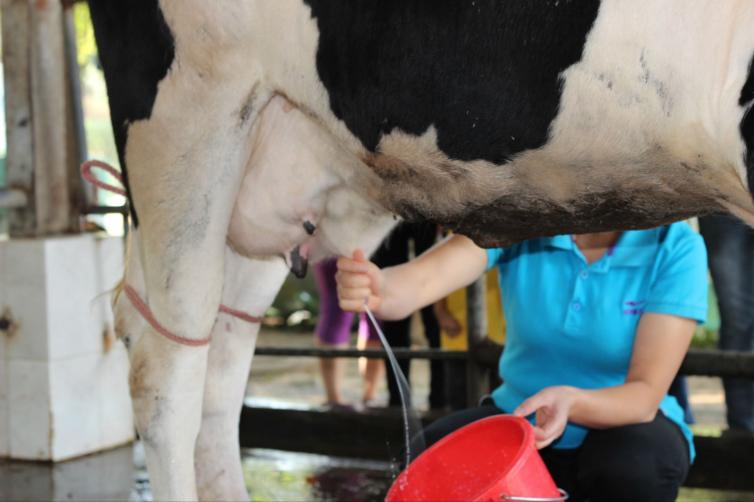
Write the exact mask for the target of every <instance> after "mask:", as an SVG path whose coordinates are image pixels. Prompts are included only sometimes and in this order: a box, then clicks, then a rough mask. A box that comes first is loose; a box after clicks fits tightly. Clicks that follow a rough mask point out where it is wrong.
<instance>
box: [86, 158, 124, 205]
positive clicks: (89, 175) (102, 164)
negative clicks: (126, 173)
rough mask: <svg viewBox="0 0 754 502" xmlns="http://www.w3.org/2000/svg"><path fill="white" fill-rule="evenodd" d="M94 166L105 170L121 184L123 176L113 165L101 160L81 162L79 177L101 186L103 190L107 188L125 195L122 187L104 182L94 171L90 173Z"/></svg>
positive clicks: (109, 190)
mask: <svg viewBox="0 0 754 502" xmlns="http://www.w3.org/2000/svg"><path fill="white" fill-rule="evenodd" d="M95 167H98V168H100V169H102V170H103V171H105V172H106V173H107V174H109V175H110V176H112V177H113V178H115V179H116V180H118V182H119V183H120V184H121V185H122V184H123V176H122V175H121V174H120V171H118V170H117V169H115V168H114V167H113V166H111V165H110V164H108V163H106V162H102V161H101V160H94V159H92V160H87V161H86V162H84V163H83V164H81V177H82V178H84V179H85V180H86V181H88V182H89V183H91V184H92V185H94V186H96V187H99V188H102V189H103V190H107V191H108V192H112V193H117V194H118V195H123V196H125V195H126V191H125V190H123V189H122V188H118V187H116V186H115V185H110V184H109V183H104V182H102V181H100V180H98V179H97V178H96V177H95V176H94V173H92V169H94V168H95Z"/></svg>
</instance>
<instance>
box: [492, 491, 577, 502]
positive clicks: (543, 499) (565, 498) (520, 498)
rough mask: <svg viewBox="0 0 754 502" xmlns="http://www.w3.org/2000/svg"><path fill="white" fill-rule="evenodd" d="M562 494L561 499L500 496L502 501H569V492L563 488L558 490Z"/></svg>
mask: <svg viewBox="0 0 754 502" xmlns="http://www.w3.org/2000/svg"><path fill="white" fill-rule="evenodd" d="M558 491H559V492H560V496H559V497H518V496H516V495H505V494H502V495H500V500H512V501H516V502H561V501H563V500H568V492H566V491H565V490H563V489H562V488H558Z"/></svg>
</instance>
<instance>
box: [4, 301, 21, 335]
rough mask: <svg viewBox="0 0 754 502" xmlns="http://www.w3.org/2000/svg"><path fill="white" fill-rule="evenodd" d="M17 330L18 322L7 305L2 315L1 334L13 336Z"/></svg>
mask: <svg viewBox="0 0 754 502" xmlns="http://www.w3.org/2000/svg"><path fill="white" fill-rule="evenodd" d="M17 330H18V324H17V323H16V321H14V320H13V315H12V314H11V312H10V309H9V308H8V307H5V309H3V313H2V315H0V335H7V336H13V335H14V334H15V333H16V331H17Z"/></svg>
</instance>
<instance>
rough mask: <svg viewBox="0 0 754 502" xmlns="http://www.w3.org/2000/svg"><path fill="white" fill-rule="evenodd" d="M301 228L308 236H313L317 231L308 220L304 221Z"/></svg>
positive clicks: (315, 226)
mask: <svg viewBox="0 0 754 502" xmlns="http://www.w3.org/2000/svg"><path fill="white" fill-rule="evenodd" d="M303 226H304V230H305V231H306V233H307V234H308V235H314V232H316V231H317V225H315V224H314V223H312V222H311V221H309V220H304V223H303Z"/></svg>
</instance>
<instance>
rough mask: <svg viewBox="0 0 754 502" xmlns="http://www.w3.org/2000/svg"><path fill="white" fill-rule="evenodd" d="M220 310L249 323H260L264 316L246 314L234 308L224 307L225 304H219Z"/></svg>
mask: <svg viewBox="0 0 754 502" xmlns="http://www.w3.org/2000/svg"><path fill="white" fill-rule="evenodd" d="M220 312H223V313H225V314H228V315H232V316H233V317H235V318H236V319H241V320H242V321H246V322H248V323H249V324H255V323H261V322H262V321H263V320H264V317H258V316H255V315H251V314H247V313H246V312H241V311H240V310H235V309H232V308H230V307H226V306H225V305H220Z"/></svg>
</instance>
